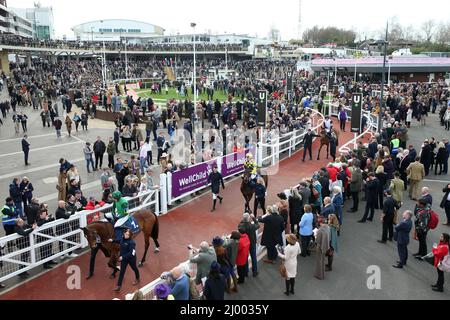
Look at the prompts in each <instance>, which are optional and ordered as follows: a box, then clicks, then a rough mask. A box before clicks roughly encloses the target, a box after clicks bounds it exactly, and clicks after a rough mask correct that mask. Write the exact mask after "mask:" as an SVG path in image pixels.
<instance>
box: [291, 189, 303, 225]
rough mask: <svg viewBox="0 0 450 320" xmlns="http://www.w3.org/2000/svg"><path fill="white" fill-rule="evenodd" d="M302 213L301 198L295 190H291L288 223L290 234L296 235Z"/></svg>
mask: <svg viewBox="0 0 450 320" xmlns="http://www.w3.org/2000/svg"><path fill="white" fill-rule="evenodd" d="M301 212H302V198H301V197H300V193H299V192H298V189H297V188H292V189H291V194H290V196H289V221H290V224H291V233H293V234H298V224H299V223H300V218H301Z"/></svg>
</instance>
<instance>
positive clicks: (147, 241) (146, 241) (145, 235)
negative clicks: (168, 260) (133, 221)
mask: <svg viewBox="0 0 450 320" xmlns="http://www.w3.org/2000/svg"><path fill="white" fill-rule="evenodd" d="M144 238H145V250H144V256H143V257H142V260H141V262H139V268H142V267H143V266H144V263H145V258H146V257H147V251H148V247H150V235H149V234H148V235H147V234H144Z"/></svg>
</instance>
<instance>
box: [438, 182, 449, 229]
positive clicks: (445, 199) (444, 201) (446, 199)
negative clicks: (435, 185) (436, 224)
mask: <svg viewBox="0 0 450 320" xmlns="http://www.w3.org/2000/svg"><path fill="white" fill-rule="evenodd" d="M442 192H443V193H444V197H443V198H442V201H441V205H440V207H441V208H442V209H444V210H445V215H446V216H447V223H445V224H444V225H446V226H450V183H449V184H448V185H447V186H446V187H445V188H444V189H442Z"/></svg>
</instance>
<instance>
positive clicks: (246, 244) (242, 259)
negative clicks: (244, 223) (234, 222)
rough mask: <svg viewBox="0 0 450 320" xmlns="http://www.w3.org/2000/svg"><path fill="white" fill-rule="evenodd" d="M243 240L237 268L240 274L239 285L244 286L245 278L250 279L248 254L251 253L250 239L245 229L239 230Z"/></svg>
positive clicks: (239, 249) (239, 247)
mask: <svg viewBox="0 0 450 320" xmlns="http://www.w3.org/2000/svg"><path fill="white" fill-rule="evenodd" d="M239 233H240V234H241V239H239V244H238V254H237V258H236V266H237V272H238V277H239V280H238V283H239V284H244V282H245V278H246V277H248V254H249V252H250V239H249V238H248V235H247V234H246V233H245V230H244V229H241V230H239Z"/></svg>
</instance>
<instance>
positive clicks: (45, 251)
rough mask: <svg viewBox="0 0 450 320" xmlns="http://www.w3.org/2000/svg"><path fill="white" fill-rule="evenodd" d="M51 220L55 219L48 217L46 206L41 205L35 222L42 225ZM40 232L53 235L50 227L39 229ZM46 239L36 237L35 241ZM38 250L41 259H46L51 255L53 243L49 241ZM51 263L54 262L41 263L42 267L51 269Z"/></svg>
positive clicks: (45, 239)
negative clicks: (41, 207)
mask: <svg viewBox="0 0 450 320" xmlns="http://www.w3.org/2000/svg"><path fill="white" fill-rule="evenodd" d="M53 221H55V218H53V217H50V216H49V215H48V208H46V207H43V209H42V210H41V212H40V214H39V219H38V220H37V221H36V224H37V226H38V227H42V226H43V225H45V224H47V223H50V222H53ZM40 233H43V234H45V235H48V236H52V237H54V236H55V234H54V233H53V229H52V228H49V229H46V230H44V231H40ZM47 240H48V239H47V238H44V237H38V238H37V243H40V242H44V241H47ZM39 251H40V254H41V259H47V258H48V257H49V256H51V255H52V254H53V253H52V252H53V244H52V243H50V244H46V245H43V246H41V247H40V248H39ZM53 264H55V263H54V262H53V261H49V262H46V263H44V265H43V266H44V269H53V267H52V265H53Z"/></svg>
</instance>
